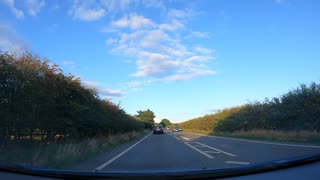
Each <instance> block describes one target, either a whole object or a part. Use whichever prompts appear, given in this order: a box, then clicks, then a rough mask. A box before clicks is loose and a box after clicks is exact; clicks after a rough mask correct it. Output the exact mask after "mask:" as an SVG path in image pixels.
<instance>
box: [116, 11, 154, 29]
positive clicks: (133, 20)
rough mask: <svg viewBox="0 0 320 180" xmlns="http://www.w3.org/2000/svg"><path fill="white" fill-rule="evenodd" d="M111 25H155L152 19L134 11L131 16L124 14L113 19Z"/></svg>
mask: <svg viewBox="0 0 320 180" xmlns="http://www.w3.org/2000/svg"><path fill="white" fill-rule="evenodd" d="M111 26H112V27H113V28H131V29H141V28H148V27H152V26H154V23H153V22H152V21H151V20H150V19H147V18H145V17H143V16H139V15H137V14H134V13H133V14H130V15H129V16H124V17H122V18H121V19H119V20H116V21H112V23H111Z"/></svg>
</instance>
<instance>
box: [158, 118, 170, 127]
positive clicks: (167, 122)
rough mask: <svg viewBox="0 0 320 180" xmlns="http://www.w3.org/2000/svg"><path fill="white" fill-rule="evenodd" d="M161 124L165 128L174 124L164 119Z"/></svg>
mask: <svg viewBox="0 0 320 180" xmlns="http://www.w3.org/2000/svg"><path fill="white" fill-rule="evenodd" d="M160 124H161V125H162V126H163V127H167V126H170V125H171V124H172V123H171V122H170V121H169V120H168V119H162V120H161V122H160Z"/></svg>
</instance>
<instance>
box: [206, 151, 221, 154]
mask: <svg viewBox="0 0 320 180" xmlns="http://www.w3.org/2000/svg"><path fill="white" fill-rule="evenodd" d="M204 152H206V153H215V154H220V153H221V152H218V151H204Z"/></svg>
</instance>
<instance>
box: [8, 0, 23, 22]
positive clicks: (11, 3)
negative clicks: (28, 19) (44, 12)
mask: <svg viewBox="0 0 320 180" xmlns="http://www.w3.org/2000/svg"><path fill="white" fill-rule="evenodd" d="M3 2H4V3H5V4H6V5H7V6H8V7H9V9H10V10H11V12H12V13H13V14H14V15H15V16H16V18H18V19H23V18H24V13H23V11H21V10H19V9H17V8H16V7H15V5H14V4H15V2H14V0H3Z"/></svg>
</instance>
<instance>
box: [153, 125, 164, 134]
mask: <svg viewBox="0 0 320 180" xmlns="http://www.w3.org/2000/svg"><path fill="white" fill-rule="evenodd" d="M153 134H163V127H162V126H155V127H154V128H153Z"/></svg>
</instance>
